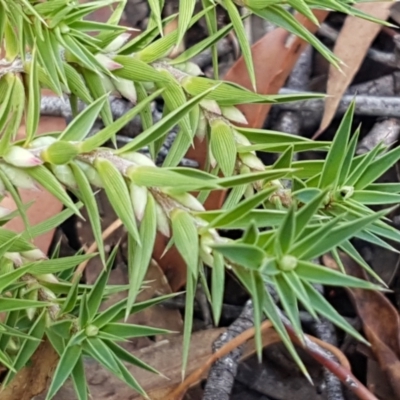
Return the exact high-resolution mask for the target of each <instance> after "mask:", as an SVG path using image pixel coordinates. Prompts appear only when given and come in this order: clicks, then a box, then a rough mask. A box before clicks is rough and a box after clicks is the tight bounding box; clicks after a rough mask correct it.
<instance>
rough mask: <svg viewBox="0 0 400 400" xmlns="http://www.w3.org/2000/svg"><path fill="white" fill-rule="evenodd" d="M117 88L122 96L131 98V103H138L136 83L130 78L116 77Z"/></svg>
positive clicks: (115, 84)
mask: <svg viewBox="0 0 400 400" xmlns="http://www.w3.org/2000/svg"><path fill="white" fill-rule="evenodd" d="M113 83H114V86H115V89H117V91H118V92H119V93H120V94H121V96H122V97H125V99H127V100H129V101H130V102H131V103H133V104H136V101H137V94H136V89H135V84H134V83H133V81H130V80H129V79H123V78H116V79H115V80H114V81H113Z"/></svg>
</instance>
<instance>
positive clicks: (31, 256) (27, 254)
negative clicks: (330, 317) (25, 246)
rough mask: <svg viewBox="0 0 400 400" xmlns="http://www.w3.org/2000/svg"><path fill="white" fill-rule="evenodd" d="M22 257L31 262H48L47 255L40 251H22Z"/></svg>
mask: <svg viewBox="0 0 400 400" xmlns="http://www.w3.org/2000/svg"><path fill="white" fill-rule="evenodd" d="M21 256H22V257H24V258H26V259H28V260H30V261H38V260H47V256H46V254H44V253H43V251H42V250H40V249H33V250H28V251H22V252H21Z"/></svg>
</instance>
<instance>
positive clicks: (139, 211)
mask: <svg viewBox="0 0 400 400" xmlns="http://www.w3.org/2000/svg"><path fill="white" fill-rule="evenodd" d="M129 191H130V194H131V200H132V205H133V211H134V213H135V217H136V218H137V220H138V221H141V220H142V219H143V215H144V210H145V209H146V204H147V195H148V193H147V188H146V187H144V186H138V185H135V184H134V183H133V182H131V183H130V185H129Z"/></svg>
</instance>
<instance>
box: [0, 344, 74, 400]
mask: <svg viewBox="0 0 400 400" xmlns="http://www.w3.org/2000/svg"><path fill="white" fill-rule="evenodd" d="M57 361H58V354H57V353H56V352H55V350H54V349H53V347H52V346H51V344H50V343H49V342H48V341H47V340H45V341H44V342H43V343H42V344H41V345H40V346H39V348H38V349H37V351H36V353H35V354H34V355H33V356H32V359H31V362H30V364H29V365H28V366H26V367H25V368H22V369H21V370H20V371H19V372H18V373H17V375H16V376H15V378H14V379H13V380H12V381H11V382H10V384H9V385H7V387H5V388H4V389H2V388H1V386H0V390H1V400H32V398H34V397H35V396H36V395H38V394H40V393H42V392H43V390H45V389H46V387H47V385H48V384H49V382H50V378H51V377H52V374H53V372H54V370H55V367H56V365H57ZM71 398H73V397H71Z"/></svg>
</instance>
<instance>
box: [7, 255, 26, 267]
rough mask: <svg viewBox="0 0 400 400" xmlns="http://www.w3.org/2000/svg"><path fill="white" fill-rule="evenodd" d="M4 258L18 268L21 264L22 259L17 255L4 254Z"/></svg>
mask: <svg viewBox="0 0 400 400" xmlns="http://www.w3.org/2000/svg"><path fill="white" fill-rule="evenodd" d="M4 258H7V260H10V261H12V263H13V264H14V265H15V266H17V267H20V266H21V265H22V264H23V260H22V257H21V255H20V254H19V253H15V252H6V253H4Z"/></svg>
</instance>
